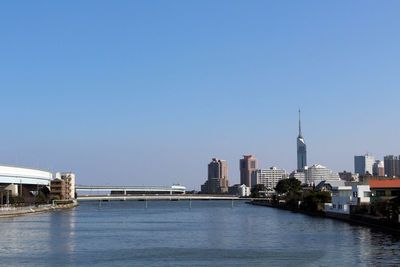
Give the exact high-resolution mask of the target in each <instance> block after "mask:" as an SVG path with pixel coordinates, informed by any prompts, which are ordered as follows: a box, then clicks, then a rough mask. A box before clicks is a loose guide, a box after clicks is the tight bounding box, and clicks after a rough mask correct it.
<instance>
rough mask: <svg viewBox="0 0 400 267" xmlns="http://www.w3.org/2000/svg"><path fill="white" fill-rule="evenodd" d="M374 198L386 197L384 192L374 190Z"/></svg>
mask: <svg viewBox="0 0 400 267" xmlns="http://www.w3.org/2000/svg"><path fill="white" fill-rule="evenodd" d="M376 196H377V197H384V196H386V194H385V190H376Z"/></svg>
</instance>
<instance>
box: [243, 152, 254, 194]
mask: <svg viewBox="0 0 400 267" xmlns="http://www.w3.org/2000/svg"><path fill="white" fill-rule="evenodd" d="M239 164H240V165H239V168H240V184H244V185H246V186H248V187H250V188H251V187H253V186H254V184H252V179H251V174H252V172H253V171H255V170H257V168H258V161H257V159H256V158H254V157H253V155H243V158H242V159H241V160H240V162H239Z"/></svg>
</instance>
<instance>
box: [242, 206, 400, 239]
mask: <svg viewBox="0 0 400 267" xmlns="http://www.w3.org/2000/svg"><path fill="white" fill-rule="evenodd" d="M247 203H248V204H251V205H256V206H265V207H270V208H277V209H282V210H288V211H292V212H295V213H302V214H306V215H308V216H314V217H323V218H329V219H334V220H340V221H345V222H348V223H350V224H354V225H360V226H366V227H370V228H373V229H376V230H380V231H384V232H389V233H392V234H395V235H400V224H398V223H393V222H390V221H387V220H386V219H383V218H378V217H374V216H369V215H363V214H339V213H332V212H324V211H315V212H310V211H305V210H301V209H291V208H286V207H284V206H278V205H273V204H271V203H268V202H264V201H250V202H247Z"/></svg>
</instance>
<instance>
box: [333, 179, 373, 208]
mask: <svg viewBox="0 0 400 267" xmlns="http://www.w3.org/2000/svg"><path fill="white" fill-rule="evenodd" d="M370 196H371V190H370V188H369V185H353V186H336V187H333V188H332V203H325V212H331V213H340V214H350V206H352V205H355V206H357V205H361V204H369V202H370Z"/></svg>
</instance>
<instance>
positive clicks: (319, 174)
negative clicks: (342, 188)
mask: <svg viewBox="0 0 400 267" xmlns="http://www.w3.org/2000/svg"><path fill="white" fill-rule="evenodd" d="M304 174H305V183H306V184H309V185H317V184H319V183H320V182H322V181H340V177H339V175H338V174H337V173H333V172H332V171H331V170H329V169H327V168H326V167H324V166H322V165H319V164H315V165H313V166H311V167H305V169H304Z"/></svg>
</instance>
